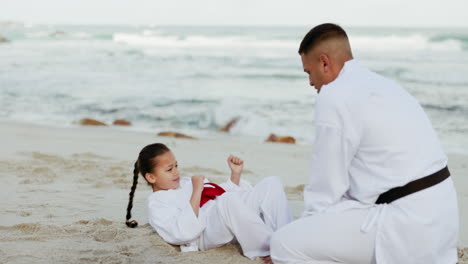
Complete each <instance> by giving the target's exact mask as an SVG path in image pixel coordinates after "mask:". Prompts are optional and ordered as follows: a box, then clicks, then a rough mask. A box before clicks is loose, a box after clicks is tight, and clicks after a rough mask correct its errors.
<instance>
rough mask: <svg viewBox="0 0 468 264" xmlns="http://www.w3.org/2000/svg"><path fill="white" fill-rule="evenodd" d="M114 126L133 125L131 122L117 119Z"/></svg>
mask: <svg viewBox="0 0 468 264" xmlns="http://www.w3.org/2000/svg"><path fill="white" fill-rule="evenodd" d="M112 124H113V125H115V126H131V125H132V123H131V122H129V121H127V120H123V119H117V120H115V121H114V123H112Z"/></svg>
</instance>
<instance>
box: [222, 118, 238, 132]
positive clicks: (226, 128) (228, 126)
mask: <svg viewBox="0 0 468 264" xmlns="http://www.w3.org/2000/svg"><path fill="white" fill-rule="evenodd" d="M238 121H239V118H238V117H236V118H233V119H232V120H231V121H229V122H228V123H227V124H226V125H224V126H223V127H220V128H219V131H222V132H229V130H231V128H232V127H233V126H234V125H235V124H237V122H238Z"/></svg>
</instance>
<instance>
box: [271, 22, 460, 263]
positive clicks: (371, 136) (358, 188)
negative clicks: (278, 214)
mask: <svg viewBox="0 0 468 264" xmlns="http://www.w3.org/2000/svg"><path fill="white" fill-rule="evenodd" d="M299 54H300V55H301V59H302V64H303V67H304V71H305V72H306V73H307V74H308V75H309V81H310V85H312V86H314V87H315V89H316V90H317V92H318V93H319V94H318V95H317V102H316V109H315V126H316V139H315V144H314V152H313V155H312V159H311V173H310V179H309V184H308V185H307V186H306V187H305V189H304V206H305V211H304V213H303V216H302V218H300V219H298V220H296V221H294V222H292V223H291V224H289V225H287V226H285V227H283V228H282V229H280V230H279V231H278V232H276V233H275V234H274V235H273V238H272V241H271V257H272V259H273V261H274V263H347V264H366V263H378V264H381V263H382V264H383V263H389V264H405V263H408V264H419V263H420V264H429V263H436V264H451V263H456V262H457V249H456V246H457V240H458V239H457V236H458V208H457V199H456V193H455V189H454V186H453V182H452V179H451V178H450V177H449V175H450V174H449V172H448V169H447V168H446V166H447V156H446V155H445V154H444V152H443V150H442V147H441V144H440V142H439V140H438V138H437V135H436V133H435V131H434V129H433V128H432V125H431V122H430V121H429V119H428V118H427V116H426V114H425V113H424V111H423V109H422V108H421V106H420V105H419V103H418V102H417V101H416V100H415V99H414V98H413V97H412V96H411V95H410V94H408V93H407V92H406V91H405V90H404V89H402V88H401V87H400V86H399V85H398V84H396V83H395V82H393V81H390V80H388V79H386V78H384V77H382V76H380V75H378V74H376V73H374V72H371V71H369V70H368V69H366V68H365V67H364V66H362V65H361V64H360V63H359V62H357V61H356V60H354V59H353V55H352V52H351V47H350V44H349V40H348V37H347V35H346V32H345V31H344V30H343V29H342V28H341V27H339V26H338V25H335V24H322V25H319V26H316V27H315V28H313V29H312V30H310V32H309V33H307V35H306V36H305V37H304V39H303V40H302V43H301V45H300V48H299ZM396 187H401V188H397V189H394V188H396Z"/></svg>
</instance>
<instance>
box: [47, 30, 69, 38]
mask: <svg viewBox="0 0 468 264" xmlns="http://www.w3.org/2000/svg"><path fill="white" fill-rule="evenodd" d="M66 34H67V33H65V32H63V31H60V30H57V31H54V32H52V33H50V34H49V37H54V38H56V37H63V36H65V35H66Z"/></svg>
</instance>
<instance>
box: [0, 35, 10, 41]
mask: <svg viewBox="0 0 468 264" xmlns="http://www.w3.org/2000/svg"><path fill="white" fill-rule="evenodd" d="M5 42H10V41H9V40H8V39H7V38H5V37H4V36H0V43H5Z"/></svg>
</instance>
